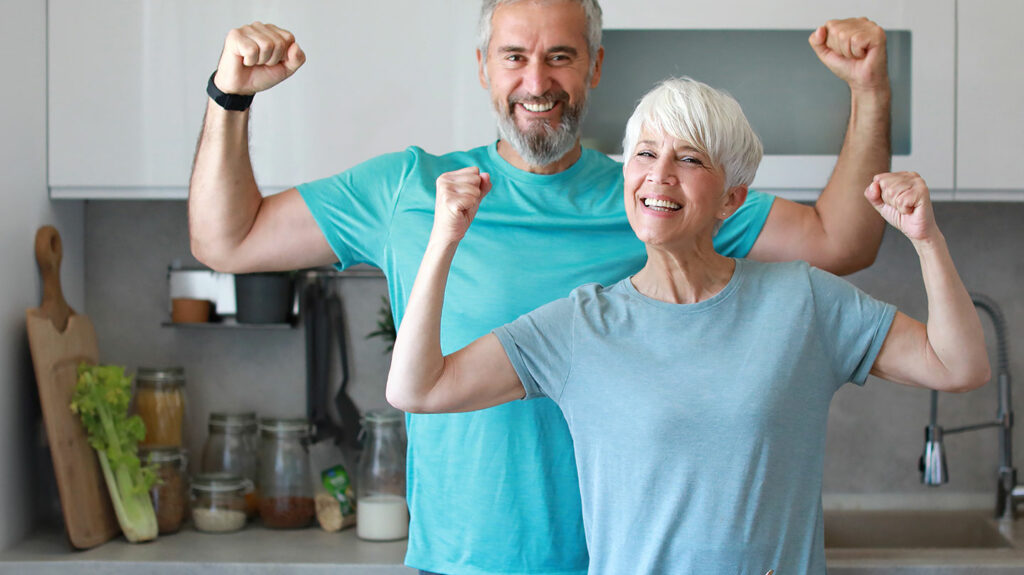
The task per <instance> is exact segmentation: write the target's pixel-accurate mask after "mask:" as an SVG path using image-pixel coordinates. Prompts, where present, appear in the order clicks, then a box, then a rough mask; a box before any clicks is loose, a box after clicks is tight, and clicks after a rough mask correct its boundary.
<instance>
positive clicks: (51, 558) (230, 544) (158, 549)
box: [0, 525, 416, 575]
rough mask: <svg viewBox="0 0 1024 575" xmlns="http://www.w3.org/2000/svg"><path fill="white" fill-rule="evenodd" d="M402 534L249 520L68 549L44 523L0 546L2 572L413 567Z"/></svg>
mask: <svg viewBox="0 0 1024 575" xmlns="http://www.w3.org/2000/svg"><path fill="white" fill-rule="evenodd" d="M405 543H406V542H405V541H404V540H403V541H392V542H383V543H376V542H369V541H362V540H360V539H359V538H357V537H356V532H355V529H346V530H344V531H341V532H340V533H327V532H326V531H323V530H321V529H319V528H308V529H300V530H290V531H285V530H272V529H266V528H263V527H260V526H258V525H250V526H249V527H246V528H245V529H243V530H241V531H236V532H234V533H216V534H213V533H201V532H198V531H196V530H194V529H192V528H191V526H189V525H186V526H185V527H183V528H182V530H181V531H179V532H178V533H175V534H173V535H164V536H161V537H159V538H157V539H156V540H155V541H152V542H149V543H141V544H132V543H128V542H127V541H125V539H124V538H117V539H114V540H112V541H110V542H107V543H105V544H103V545H100V546H99V547H95V548H93V549H89V550H86V551H71V550H70V547H69V546H68V543H67V540H66V539H65V537H64V534H63V533H59V532H54V531H42V532H39V533H35V534H33V535H31V536H30V537H28V538H26V539H25V540H24V541H22V542H21V543H18V544H16V545H14V546H13V547H12V548H10V549H8V550H7V551H4V552H2V553H0V573H18V574H19V575H22V574H24V575H49V574H51V573H62V574H63V573H67V572H68V570H69V569H70V568H72V567H82V566H83V565H84V564H88V568H89V572H90V573H96V574H110V575H115V574H116V575H120V574H127V573H146V574H148V575H171V574H185V573H189V574H191V573H195V572H197V571H201V572H202V573H204V574H205V573H225V574H236V573H237V574H242V573H245V574H249V573H252V574H257V575H270V574H276V573H295V572H297V571H301V572H302V573H309V574H316V573H324V574H327V573H330V574H332V575H346V574H353V575H354V574H357V573H370V574H373V575H411V574H414V573H416V571H414V570H413V569H409V568H407V567H404V566H403V565H402V560H403V558H404V557H405Z"/></svg>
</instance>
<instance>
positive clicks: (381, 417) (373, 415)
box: [363, 409, 402, 423]
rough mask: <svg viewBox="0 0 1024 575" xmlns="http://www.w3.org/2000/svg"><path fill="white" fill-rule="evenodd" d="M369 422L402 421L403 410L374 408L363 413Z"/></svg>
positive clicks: (364, 419)
mask: <svg viewBox="0 0 1024 575" xmlns="http://www.w3.org/2000/svg"><path fill="white" fill-rule="evenodd" d="M363 421H366V422H367V423H395V422H398V421H402V412H401V411H398V410H397V409H372V410H370V411H367V412H366V413H364V414H363Z"/></svg>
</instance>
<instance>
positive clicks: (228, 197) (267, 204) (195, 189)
mask: <svg viewBox="0 0 1024 575" xmlns="http://www.w3.org/2000/svg"><path fill="white" fill-rule="evenodd" d="M305 61H306V56H305V54H304V53H303V52H302V49H301V48H299V45H298V43H296V42H295V38H294V37H293V36H292V34H291V33H290V32H288V31H287V30H283V29H281V28H278V27H277V26H274V25H273V24H263V23H260V22H254V23H252V24H250V25H247V26H242V27H241V28H236V29H234V30H231V32H229V33H228V35H227V38H226V39H225V40H224V50H223V52H222V53H221V57H220V62H219V64H218V66H217V72H216V74H215V76H214V78H213V83H214V86H215V88H216V90H215V91H214V94H216V93H217V92H220V93H222V94H225V95H227V96H222V97H220V98H218V101H215V100H214V98H213V96H212V95H211V97H210V98H209V100H208V101H207V105H206V115H205V117H204V119H203V128H202V132H201V133H200V136H199V143H198V144H197V145H196V156H195V161H194V163H193V166H192V178H191V180H190V182H189V198H188V214H189V237H190V239H191V244H192V253H193V255H195V257H196V259H198V260H199V261H201V262H203V263H204V264H206V265H208V266H210V267H211V268H213V269H216V270H219V271H225V272H234V273H239V272H250V271H267V270H284V269H297V268H303V267H315V266H319V265H325V264H329V263H332V262H334V261H336V259H337V258H336V257H335V256H334V253H333V252H332V250H331V248H330V246H329V245H328V244H327V241H326V239H325V238H324V237H323V234H322V233H321V232H320V229H319V227H318V226H317V225H316V222H315V220H314V219H313V216H312V214H310V212H309V209H308V208H307V207H306V205H305V202H304V201H303V200H302V198H301V197H300V196H299V193H298V191H297V190H295V189H294V188H292V189H289V190H286V191H284V192H282V193H280V194H276V195H273V196H268V197H267V198H263V197H262V196H261V194H260V191H259V188H257V186H256V179H255V177H254V176H253V170H252V164H251V163H250V159H249V133H248V130H249V110H248V106H247V104H246V102H245V98H244V97H245V96H252V95H254V94H256V93H257V92H261V91H263V90H267V89H269V88H271V87H273V86H275V85H277V84H278V83H280V82H281V81H283V80H285V79H286V78H288V77H289V76H291V75H292V74H293V73H295V71H296V70H298V69H299V67H300V66H302V64H303V63H304V62H305Z"/></svg>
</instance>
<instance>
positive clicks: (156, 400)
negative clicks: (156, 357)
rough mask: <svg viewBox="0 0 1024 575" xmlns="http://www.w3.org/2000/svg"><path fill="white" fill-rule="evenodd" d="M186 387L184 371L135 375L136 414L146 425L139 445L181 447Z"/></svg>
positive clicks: (169, 369) (141, 370)
mask: <svg viewBox="0 0 1024 575" xmlns="http://www.w3.org/2000/svg"><path fill="white" fill-rule="evenodd" d="M184 387H185V368H182V367H165V368H153V367H140V368H139V371H138V372H137V373H136V374H135V412H136V413H138V414H139V417H141V418H142V422H143V423H144V424H145V425H146V436H145V437H144V438H143V440H142V441H140V442H139V445H140V446H143V447H181V446H182V426H183V424H184V422H185V393H184Z"/></svg>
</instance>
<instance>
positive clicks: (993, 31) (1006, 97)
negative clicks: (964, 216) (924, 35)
mask: <svg viewBox="0 0 1024 575" xmlns="http://www.w3.org/2000/svg"><path fill="white" fill-rule="evenodd" d="M1021 21H1024V3H1021V2H1012V1H1002V2H995V1H992V0H959V4H958V6H957V45H958V50H957V123H956V131H957V139H956V142H957V146H956V199H958V200H1017V201H1021V200H1024V162H1022V161H1021V158H1022V157H1024V138H1021V134H1022V133H1024V104H1022V103H1021V94H1022V93H1024V67H1022V66H1021V62H1020V54H1021V52H1022V51H1024V36H1021V34H1020V30H1019V23H1020V22H1021Z"/></svg>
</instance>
